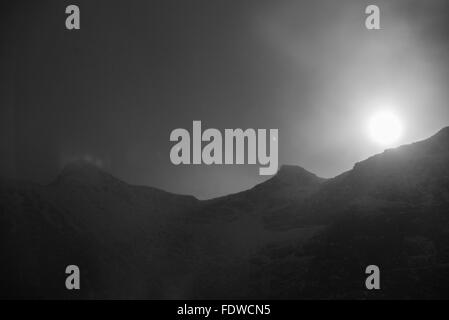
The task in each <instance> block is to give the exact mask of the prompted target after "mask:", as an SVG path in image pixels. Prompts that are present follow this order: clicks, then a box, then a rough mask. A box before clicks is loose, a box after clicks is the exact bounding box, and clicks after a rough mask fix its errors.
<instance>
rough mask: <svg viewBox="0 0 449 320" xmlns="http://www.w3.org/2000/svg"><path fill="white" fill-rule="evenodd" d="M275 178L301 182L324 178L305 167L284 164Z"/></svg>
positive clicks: (317, 180) (319, 180)
mask: <svg viewBox="0 0 449 320" xmlns="http://www.w3.org/2000/svg"><path fill="white" fill-rule="evenodd" d="M275 178H277V179H279V180H281V181H284V182H288V181H290V182H293V181H295V182H300V183H301V184H309V183H316V182H321V181H322V180H324V179H323V178H320V177H318V176H317V175H315V174H314V173H312V172H309V171H307V170H306V169H304V168H303V167H300V166H295V165H282V166H281V168H280V169H279V170H278V172H277V174H276V175H275Z"/></svg>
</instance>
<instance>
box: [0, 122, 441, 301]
mask: <svg viewBox="0 0 449 320" xmlns="http://www.w3.org/2000/svg"><path fill="white" fill-rule="evenodd" d="M0 237H1V241H0V246H1V255H0V266H1V267H0V268H1V270H0V271H1V274H2V275H3V279H2V282H1V283H0V286H1V288H0V289H1V295H2V297H3V298H292V299H295V298H448V296H449V128H445V129H443V130H441V131H440V132H439V133H437V134H436V135H434V136H433V137H431V138H429V139H427V140H424V141H420V142H417V143H414V144H410V145H406V146H402V147H399V148H396V149H390V150H386V151H385V152H384V153H382V154H378V155H375V156H373V157H371V158H369V159H367V160H365V161H362V162H359V163H357V164H356V165H355V166H354V168H353V169H352V170H350V171H348V172H345V173H343V174H341V175H339V176H337V177H335V178H333V179H328V180H326V179H322V178H319V177H317V176H316V175H314V174H312V173H310V172H307V171H306V170H304V169H303V168H300V167H296V166H283V167H281V168H280V170H279V171H278V173H277V174H276V175H275V176H274V177H272V178H271V179H269V180H267V181H266V182H264V183H261V184H259V185H257V186H255V187H254V188H252V189H250V190H247V191H244V192H240V193H237V194H233V195H229V196H225V197H221V198H217V199H212V200H207V201H199V200H197V199H195V198H194V197H191V196H181V195H176V194H171V193H168V192H164V191H161V190H158V189H155V188H150V187H140V186H132V185H129V184H127V183H125V182H123V181H120V180H118V179H116V178H114V177H113V176H111V175H109V174H107V173H105V172H103V171H101V170H100V169H98V168H96V167H94V166H91V165H88V164H86V163H79V162H78V163H73V164H71V165H69V166H67V167H66V168H65V169H64V170H63V171H62V172H61V174H60V176H59V177H57V179H56V180H55V182H54V183H52V184H50V185H48V186H41V185H37V184H32V183H27V182H23V181H11V180H1V181H0ZM69 264H76V265H78V266H79V267H80V269H81V290H80V291H77V292H75V291H68V290H66V289H65V286H64V282H65V277H66V275H65V273H64V271H65V267H66V266H67V265H69ZM369 264H375V265H378V266H379V267H380V269H381V290H380V291H367V290H366V289H365V287H364V283H365V277H366V275H365V274H364V271H365V267H366V266H367V265H369Z"/></svg>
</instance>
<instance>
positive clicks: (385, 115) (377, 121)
mask: <svg viewBox="0 0 449 320" xmlns="http://www.w3.org/2000/svg"><path fill="white" fill-rule="evenodd" d="M402 131H403V126H402V122H401V120H400V118H399V117H398V116H397V115H396V114H394V113H393V112H390V111H382V112H378V113H376V114H374V115H373V116H372V117H371V119H370V121H369V134H370V137H371V139H372V140H373V141H374V142H375V143H377V144H379V145H382V146H391V145H394V144H395V143H397V142H398V141H399V139H400V138H401V136H402Z"/></svg>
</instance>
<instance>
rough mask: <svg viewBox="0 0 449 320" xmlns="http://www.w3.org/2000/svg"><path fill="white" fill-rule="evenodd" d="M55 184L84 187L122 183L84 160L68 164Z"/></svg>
mask: <svg viewBox="0 0 449 320" xmlns="http://www.w3.org/2000/svg"><path fill="white" fill-rule="evenodd" d="M55 183H57V184H59V183H79V184H85V185H111V184H117V183H122V182H121V181H120V180H118V179H117V178H114V177H113V176H112V175H110V174H109V173H107V172H105V171H103V170H102V169H101V168H100V167H99V166H97V165H95V164H93V163H92V162H89V161H85V160H77V161H73V162H70V163H68V164H67V165H66V166H65V167H64V168H63V169H62V171H61V173H60V174H59V176H58V177H57V179H56V181H55Z"/></svg>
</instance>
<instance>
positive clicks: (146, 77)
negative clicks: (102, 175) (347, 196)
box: [0, 0, 449, 199]
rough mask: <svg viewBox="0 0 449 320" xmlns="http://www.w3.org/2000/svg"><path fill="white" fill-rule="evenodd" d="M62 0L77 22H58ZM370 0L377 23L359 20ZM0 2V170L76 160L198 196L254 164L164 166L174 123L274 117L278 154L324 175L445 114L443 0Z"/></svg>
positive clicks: (441, 122) (419, 132)
mask: <svg viewBox="0 0 449 320" xmlns="http://www.w3.org/2000/svg"><path fill="white" fill-rule="evenodd" d="M69 4H77V5H78V6H79V7H80V11H81V29H80V30H76V31H73V30H72V31H69V30H66V29H65V19H66V14H65V7H66V6H67V5H69ZM369 4H376V5H378V6H379V8H380V25H381V30H367V29H366V28H365V18H366V15H365V13H364V11H365V7H366V6H367V5H369ZM1 6H2V8H1V10H0V12H1V13H0V24H1V30H0V36H1V37H0V68H1V69H0V70H1V72H0V106H1V109H0V125H1V126H0V134H1V135H0V150H1V159H0V161H1V162H0V175H2V176H7V177H13V178H18V179H27V180H32V181H35V182H39V183H49V182H51V181H52V180H54V179H55V177H56V176H57V174H58V173H59V172H60V170H61V169H62V168H63V167H64V165H66V164H67V163H68V162H70V161H73V160H75V159H78V158H85V159H90V160H92V161H93V162H95V163H97V165H99V166H101V167H102V168H103V169H104V170H105V171H107V172H109V173H111V174H113V175H114V176H116V177H118V178H120V179H122V180H124V181H126V182H128V183H132V184H138V185H149V186H154V187H158V188H161V189H164V190H167V191H171V192H175V193H182V194H191V195H194V196H196V197H198V198H200V199H206V198H211V197H216V196H220V195H225V194H229V193H234V192H238V191H241V190H245V189H248V188H250V187H252V186H254V185H255V184H257V183H260V182H261V181H263V180H265V179H267V178H268V177H267V176H260V175H259V165H222V166H218V165H215V166H206V165H190V166H175V165H173V164H172V163H171V161H170V149H171V147H172V146H173V143H172V142H170V140H169V137H170V133H171V131H172V130H174V129H176V128H185V129H187V130H189V131H191V130H192V129H191V128H192V121H194V120H201V121H202V125H203V127H204V128H217V129H219V130H221V131H223V130H224V129H226V128H231V129H234V128H242V129H246V128H264V129H273V128H275V129H279V164H294V165H299V166H302V167H304V168H305V169H307V170H309V171H311V172H313V173H315V174H317V175H319V176H322V177H326V178H329V177H333V176H336V175H338V174H340V173H342V172H344V171H346V170H349V169H351V168H352V166H353V165H354V163H355V162H357V161H361V160H364V159H365V158H367V157H369V156H371V155H373V154H376V153H379V152H382V151H383V149H384V148H385V147H384V146H381V145H378V144H376V143H375V142H374V141H373V140H372V139H370V137H369V135H368V133H367V131H368V129H367V127H368V123H369V121H370V119H371V118H372V117H373V115H375V114H376V113H377V112H379V111H381V110H390V111H393V112H394V113H395V114H396V115H397V116H398V118H399V119H400V120H401V122H402V124H403V127H404V130H403V135H402V137H401V139H400V140H399V141H397V145H399V144H404V143H410V142H413V141H416V140H421V139H424V138H427V137H429V136H431V135H432V134H434V133H436V132H437V131H438V130H439V129H441V128H442V127H445V126H448V125H449V105H448V103H447V102H448V98H449V97H448V95H449V90H447V89H448V83H449V82H448V80H449V79H448V78H449V64H448V61H447V60H448V56H449V33H448V32H447V30H449V26H448V24H449V3H448V2H447V1H439V0H430V1H415V0H397V1H331V0H329V1H299V0H296V1H293V0H289V1H287V0H276V1H274V0H271V1H266V0H253V1H248V0H242V1H226V0H187V1H181V0H179V1H172V0H161V1H123V0H121V1H112V0H109V1H81V0H80V1H76V2H74V1H56V0H53V1H16V2H11V3H10V4H2V5H1Z"/></svg>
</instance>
